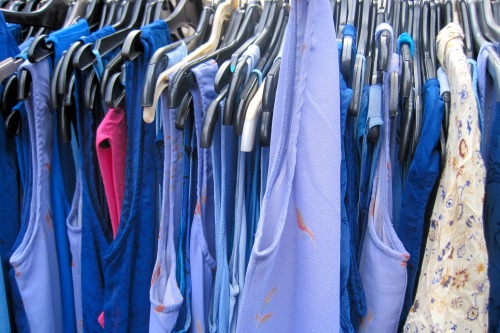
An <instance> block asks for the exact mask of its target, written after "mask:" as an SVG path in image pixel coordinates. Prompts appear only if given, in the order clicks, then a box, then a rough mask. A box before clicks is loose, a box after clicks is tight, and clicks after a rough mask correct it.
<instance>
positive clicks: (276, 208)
mask: <svg viewBox="0 0 500 333" xmlns="http://www.w3.org/2000/svg"><path fill="white" fill-rule="evenodd" d="M338 67H339V66H338V52H337V43H336V31H335V27H334V24H333V20H332V14H331V7H330V2H329V1H327V0H309V1H294V2H293V3H292V10H291V11H290V18H289V22H288V27H287V34H286V39H285V46H284V52H283V60H282V65H281V72H280V77H279V83H278V90H277V95H276V104H275V108H274V113H275V114H274V117H273V126H272V127H273V128H272V138H271V148H270V161H269V163H270V165H269V174H268V180H267V188H266V193H265V195H264V199H263V203H262V209H261V216H260V220H259V225H258V228H257V233H256V236H255V244H254V247H253V249H252V254H251V256H250V262H249V265H248V268H247V273H246V277H245V286H244V290H243V296H242V300H241V307H240V309H239V313H238V324H237V328H236V331H237V332H245V333H248V332H257V331H260V332H339V330H340V324H339V322H340V311H339V302H340V281H339V280H340V224H341V211H340V191H341V189H340V172H341V171H340V163H341V146H340V145H341V134H340V129H341V128H340V115H339V114H338V112H337V113H336V112H334V111H335V110H339V109H340V96H339V68H338ZM325 166H327V167H325Z"/></svg>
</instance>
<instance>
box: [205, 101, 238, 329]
mask: <svg viewBox="0 0 500 333" xmlns="http://www.w3.org/2000/svg"><path fill="white" fill-rule="evenodd" d="M225 103H226V99H223V100H222V102H221V105H220V106H221V114H220V115H219V119H223V112H224V107H225ZM211 149H212V151H211V153H212V170H213V178H214V204H215V253H216V266H217V270H216V272H215V279H214V287H213V288H214V291H213V301H212V302H211V308H210V311H209V330H210V332H212V333H213V332H228V331H229V307H230V285H229V281H230V276H229V264H228V259H227V258H228V256H229V254H228V252H229V246H228V244H229V241H230V240H229V238H230V237H228V235H230V233H231V230H232V226H233V225H234V221H235V210H234V207H235V195H234V194H235V193H236V168H235V166H236V165H237V152H238V140H237V139H236V137H235V135H234V133H233V129H232V128H231V127H230V126H222V125H221V124H220V121H219V122H217V124H216V126H215V129H214V137H213V142H212V148H211Z"/></svg>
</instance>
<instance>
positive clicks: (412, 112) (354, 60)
mask: <svg viewBox="0 0 500 333" xmlns="http://www.w3.org/2000/svg"><path fill="white" fill-rule="evenodd" d="M458 4H459V8H458V9H459V11H458V14H459V20H460V24H461V25H462V27H463V29H464V33H465V51H466V55H467V56H468V58H471V59H473V58H474V56H475V55H476V54H477V53H478V51H479V49H480V48H481V46H482V45H485V43H487V42H494V43H496V42H498V41H500V25H498V23H497V22H500V20H499V19H500V1H498V0H495V1H491V0H460V1H459V2H458ZM331 5H332V13H333V19H334V22H335V23H336V26H337V31H338V35H337V36H338V38H339V39H342V41H343V51H342V56H341V72H342V74H343V76H344V78H345V80H346V82H347V84H348V86H350V87H351V88H352V89H353V91H354V95H353V98H352V100H351V103H350V105H349V114H350V115H351V116H357V114H358V112H359V106H360V101H361V93H362V89H363V85H365V84H370V85H372V84H381V83H383V80H384V77H385V76H384V75H383V73H384V72H387V71H388V69H389V68H388V67H389V62H390V58H391V57H390V55H391V53H392V52H395V51H396V48H397V44H398V43H397V42H396V41H395V40H394V39H396V38H397V37H398V36H399V35H400V34H401V33H403V32H406V33H408V34H409V35H410V36H411V37H412V39H413V44H410V43H409V42H408V41H403V42H402V43H401V46H400V51H399V53H400V63H401V69H402V70H401V74H400V75H399V74H398V73H397V72H391V73H390V75H389V76H388V79H389V81H390V82H389V87H390V91H389V95H390V103H389V105H390V107H389V109H390V114H391V117H393V118H394V117H396V115H397V113H398V110H399V111H400V112H401V123H400V149H399V152H398V157H399V159H400V160H401V161H406V160H407V159H408V157H409V156H410V157H411V155H412V153H413V152H414V151H415V148H416V144H417V143H418V139H419V136H420V131H421V128H422V112H423V110H422V105H423V101H422V99H421V94H422V86H423V83H424V82H425V81H426V80H427V79H430V78H436V77H440V78H441V79H443V76H438V73H437V72H438V71H437V68H438V67H439V66H438V62H437V59H436V49H435V40H436V36H437V34H438V32H439V30H440V29H441V28H442V27H444V26H445V25H446V24H447V23H449V22H451V21H452V20H453V5H452V0H445V1H439V0H419V1H417V0H414V1H403V0H395V1H390V0H331ZM1 10H2V12H3V14H4V17H5V19H6V20H7V21H8V22H11V23H19V24H22V25H23V26H24V27H25V33H26V35H27V36H28V35H29V34H33V35H34V36H36V38H35V40H34V42H33V43H32V44H31V46H30V48H29V50H28V59H29V60H30V61H31V62H37V61H40V60H41V59H44V58H45V57H47V56H49V55H50V54H51V53H52V52H53V49H52V47H51V45H50V43H47V42H46V39H45V37H46V35H44V34H41V33H40V31H42V32H44V31H45V32H47V30H53V29H57V28H60V27H64V26H67V25H69V24H73V23H74V22H75V21H76V20H77V19H78V18H80V17H84V18H86V19H87V21H88V22H89V26H90V27H91V29H92V30H97V29H99V28H101V27H103V26H105V25H110V24H111V25H113V27H114V28H115V30H116V32H115V33H114V34H112V35H110V36H107V37H104V38H102V39H99V40H98V41H97V42H96V43H95V44H86V45H83V43H82V42H76V43H74V44H73V45H72V46H71V47H70V48H69V49H68V50H67V52H66V54H65V55H64V57H63V58H62V59H61V61H59V63H58V64H57V65H56V66H55V68H54V72H53V79H52V86H51V100H52V103H53V107H55V108H56V109H58V110H60V113H59V114H60V117H61V119H63V120H64V121H62V122H61V132H62V133H63V139H64V140H66V141H67V140H69V138H70V133H71V131H70V130H69V129H70V119H71V114H72V113H73V112H74V109H72V108H74V105H73V104H74V101H73V100H72V92H73V90H74V82H75V75H74V71H75V70H76V71H83V70H86V69H88V68H91V67H92V65H93V64H94V63H95V62H96V56H95V53H94V51H98V52H99V54H100V55H101V56H105V55H107V54H111V52H113V51H114V50H117V49H119V48H121V51H120V52H118V53H117V54H116V55H115V56H114V58H113V59H112V60H111V61H110V62H109V63H108V64H107V65H106V67H105V69H104V73H103V76H102V80H101V81H100V82H99V80H98V79H97V76H96V75H95V71H91V75H89V77H88V78H87V82H85V87H87V88H86V89H85V92H86V93H85V98H84V102H85V104H86V106H87V107H88V108H91V109H92V108H93V107H94V105H96V104H95V103H97V102H98V101H99V100H101V99H103V100H104V101H105V103H106V104H107V105H108V106H110V107H112V106H119V105H122V106H123V102H124V98H125V89H124V85H123V84H124V81H125V78H124V73H123V71H122V65H123V63H124V61H127V60H133V59H135V58H136V57H137V56H138V55H140V54H141V52H142V44H141V42H140V34H141V31H140V30H138V29H139V28H140V27H141V26H142V25H145V24H147V23H149V22H152V21H154V20H157V19H164V20H165V21H166V22H167V23H168V25H169V28H170V30H171V31H173V32H174V34H175V37H176V38H175V40H176V41H175V42H173V43H172V44H170V45H168V46H165V47H163V48H161V49H159V50H158V51H157V52H156V53H155V54H154V55H153V57H152V58H151V59H150V60H149V66H148V69H147V73H146V77H145V81H144V82H145V84H144V86H143V91H142V96H141V104H142V105H143V107H144V120H145V121H146V122H148V123H150V122H152V121H154V118H155V114H156V106H157V103H158V99H159V97H160V95H161V93H162V92H163V91H164V90H165V89H166V88H167V87H168V90H167V98H166V103H167V105H166V106H164V107H168V108H177V107H179V108H180V110H179V113H178V119H177V125H176V127H177V128H178V129H182V128H183V127H184V124H185V121H186V119H187V117H188V116H189V115H190V114H191V113H192V109H193V106H192V97H191V96H190V94H189V89H190V88H191V87H192V86H193V84H194V75H193V74H192V72H191V71H190V69H192V68H193V67H194V66H196V65H198V64H200V63H202V62H204V61H206V60H208V59H214V60H215V61H216V62H217V64H218V65H219V71H218V73H217V76H216V81H215V90H216V93H217V96H216V98H215V99H214V100H213V102H212V103H211V105H210V107H209V109H208V111H207V114H206V117H205V119H204V125H203V130H202V137H201V145H202V147H209V146H210V145H211V141H212V137H213V132H214V128H215V124H216V123H217V120H218V116H219V114H220V113H221V107H222V106H221V101H222V100H223V99H224V98H225V99H226V103H225V105H224V110H223V112H222V115H223V116H222V123H223V124H224V125H233V128H234V132H235V133H236V134H239V135H241V134H244V136H243V138H242V141H243V142H244V143H245V144H243V145H248V146H249V147H250V148H251V147H253V138H252V139H250V136H252V131H255V130H256V129H255V127H256V126H257V123H258V122H257V121H256V120H258V117H257V118H256V116H258V115H260V117H261V123H260V129H259V140H260V142H261V144H263V145H269V140H270V129H271V121H272V111H273V106H274V98H275V92H276V86H277V81H278V78H279V68H280V61H281V57H280V54H281V52H280V49H281V47H282V44H283V41H284V38H283V37H284V32H285V27H286V24H287V21H288V12H289V5H288V3H286V2H285V3H283V2H282V1H281V0H280V1H274V0H267V1H264V2H263V3H261V2H259V1H248V2H245V3H239V2H238V1H237V0H227V1H223V2H221V3H218V4H214V3H211V4H210V5H208V6H205V7H203V5H202V3H201V2H200V1H196V0H180V2H179V3H178V4H177V5H176V6H175V7H174V6H173V5H172V4H171V3H169V2H167V1H160V0H154V1H140V0H135V1H133V0H129V1H114V0H109V1H80V0H77V1H73V2H67V1H66V0H51V1H39V0H31V1H28V2H25V3H23V4H20V1H9V2H5V3H4V4H3V6H2V9H1ZM479 17H485V20H483V19H481V20H480V19H478V18H479ZM48 18H50V19H48ZM363 18H365V19H363ZM366 18H368V19H366ZM48 21H50V22H48ZM383 22H386V23H389V24H390V25H391V26H392V29H393V31H394V35H393V36H391V35H390V33H389V31H383V32H382V33H381V34H379V35H378V40H375V29H376V27H377V26H378V25H379V24H380V23H383ZM347 24H351V25H353V26H355V27H356V29H357V36H356V38H353V37H352V36H350V35H346V36H343V34H342V31H343V27H344V26H346V25H347ZM186 26H188V27H191V28H192V29H194V33H192V34H191V35H189V36H187V37H185V36H184V33H183V29H182V28H183V27H184V28H185V27H186ZM35 27H42V28H44V29H42V30H40V29H38V31H35V30H36V29H33V28H35ZM36 33H38V34H36ZM182 42H184V43H186V45H187V47H188V50H189V51H190V53H189V55H188V56H187V57H186V58H185V59H183V61H182V62H181V63H179V64H177V65H175V66H173V67H171V68H169V69H168V70H166V71H163V69H164V68H165V67H166V65H167V63H166V62H167V61H168V58H167V57H166V54H167V53H168V52H169V51H171V50H173V49H174V48H176V47H177V46H179V44H180V43H182ZM354 42H356V49H357V53H356V54H353V53H352V51H351V50H352V45H353V43H354ZM250 45H254V46H257V47H259V49H260V53H261V59H260V61H259V63H258V64H257V66H256V70H254V71H253V72H252V73H251V74H250V75H249V76H248V63H247V61H244V60H242V59H240V56H241V55H242V54H243V52H244V51H245V50H246V49H247V48H248V47H249V46H250ZM486 49H487V52H488V58H489V65H488V72H489V73H490V75H491V76H492V78H493V80H494V83H495V88H496V90H497V96H498V98H499V99H500V85H499V84H498V77H499V75H500V58H499V56H498V54H497V52H496V51H495V49H494V48H493V46H492V45H490V46H488V47H486ZM21 63H22V59H8V60H7V61H4V62H2V63H0V79H1V80H4V79H6V80H7V81H6V82H5V81H4V86H5V89H4V92H3V95H2V103H1V107H2V110H12V107H13V104H14V103H15V101H16V100H17V99H19V100H22V99H25V98H27V97H28V96H29V92H30V85H31V79H30V77H29V72H28V71H26V70H24V71H21V72H20V73H19V74H18V76H19V77H17V76H16V75H12V74H13V73H15V72H16V71H17V69H18V68H19V66H20V65H21ZM173 73H175V75H174V76H173V77H172V78H171V82H170V81H169V79H170V76H171V74H173ZM247 76H248V78H247ZM444 79H445V77H444ZM443 84H444V83H443ZM12 96H17V99H13V98H11V97H12ZM443 99H444V101H445V117H444V118H445V120H444V121H443V127H442V140H441V141H442V149H441V150H442V154H443V156H444V149H445V143H444V142H445V139H446V131H447V123H448V115H449V108H450V105H449V103H450V97H449V92H444V93H443ZM252 102H253V103H252ZM252 117H253V118H252ZM10 118H12V119H10ZM10 121H12V124H11V125H9V122H10ZM19 121H20V117H19V115H17V116H16V115H15V112H14V113H11V114H10V116H9V117H8V120H7V128H8V129H10V130H9V132H16V131H17V129H18V128H19ZM245 121H247V123H248V124H250V123H252V121H253V122H254V123H255V124H253V125H252V126H247V127H248V128H254V129H253V130H250V132H249V133H247V131H248V130H246V131H245V126H244V124H245ZM244 132H245V133H244ZM378 135H379V128H378V127H375V128H373V129H372V130H371V131H370V133H369V136H368V138H369V139H370V140H375V139H376V138H377V137H378ZM252 137H253V136H252ZM247 142H251V144H248V143H247ZM443 160H444V159H443Z"/></svg>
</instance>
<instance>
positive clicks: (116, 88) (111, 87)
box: [104, 73, 125, 108]
mask: <svg viewBox="0 0 500 333" xmlns="http://www.w3.org/2000/svg"><path fill="white" fill-rule="evenodd" d="M120 86H121V88H122V87H123V82H122V73H115V74H113V75H112V76H111V78H110V79H109V82H108V85H107V86H106V91H105V94H104V102H105V103H106V105H107V106H108V107H121V108H124V103H125V89H121V88H120Z"/></svg>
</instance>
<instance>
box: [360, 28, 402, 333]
mask: <svg viewBox="0 0 500 333" xmlns="http://www.w3.org/2000/svg"><path fill="white" fill-rule="evenodd" d="M383 31H388V32H389V33H390V34H391V36H392V28H391V27H390V26H389V25H387V24H381V25H379V26H378V27H377V31H376V36H378V35H379V34H381V33H382V32H383ZM392 61H393V62H395V63H396V64H392V66H397V63H398V58H397V57H395V58H393V59H392ZM383 75H384V84H386V83H387V80H388V78H389V77H388V73H387V72H385V73H384V74H383ZM385 92H388V90H385ZM387 97H388V96H387V95H386V94H383V93H382V85H379V84H377V85H373V86H371V87H370V97H369V107H368V118H367V125H366V132H365V138H366V139H365V141H366V140H369V136H368V131H369V130H370V129H371V128H373V126H380V132H379V133H380V134H379V137H378V139H377V141H378V142H376V143H375V147H377V146H380V148H375V149H377V150H378V149H380V150H379V151H380V153H379V154H378V159H373V161H372V163H373V164H375V165H376V170H375V176H374V179H373V184H372V186H373V190H372V193H371V200H370V210H369V213H368V221H367V225H366V229H365V232H364V238H363V247H362V249H361V258H360V263H359V271H360V274H361V279H362V283H363V288H364V291H365V295H366V303H367V314H366V316H365V317H363V318H362V320H361V322H360V325H359V327H358V330H357V331H358V332H396V331H397V327H398V323H399V316H400V314H401V309H402V305H403V299H404V293H405V288H406V278H407V276H406V262H407V260H408V257H409V256H408V253H407V252H406V250H405V248H404V247H403V244H402V243H401V241H400V240H399V238H398V236H397V235H396V231H395V230H394V227H393V226H392V186H391V185H392V175H391V171H392V166H391V159H390V156H391V152H390V147H391V144H390V140H391V129H392V124H391V119H390V118H389V105H388V101H389V99H388V98H387Z"/></svg>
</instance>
